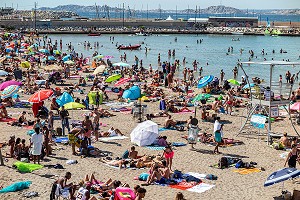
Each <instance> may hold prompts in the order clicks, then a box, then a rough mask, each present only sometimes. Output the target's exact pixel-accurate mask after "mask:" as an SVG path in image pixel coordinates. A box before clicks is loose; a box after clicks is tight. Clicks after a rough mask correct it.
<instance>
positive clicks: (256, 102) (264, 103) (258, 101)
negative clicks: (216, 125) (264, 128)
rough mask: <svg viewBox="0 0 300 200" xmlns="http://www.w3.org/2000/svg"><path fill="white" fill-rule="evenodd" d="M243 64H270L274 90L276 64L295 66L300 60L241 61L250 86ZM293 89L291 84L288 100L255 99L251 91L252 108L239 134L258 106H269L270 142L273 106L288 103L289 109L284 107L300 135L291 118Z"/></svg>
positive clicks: (240, 65)
mask: <svg viewBox="0 0 300 200" xmlns="http://www.w3.org/2000/svg"><path fill="white" fill-rule="evenodd" d="M243 64H247V65H251V64H256V65H263V66H265V65H267V66H269V67H270V81H269V85H268V86H269V88H270V91H272V80H273V77H272V76H273V70H274V67H275V66H283V65H284V66H295V65H300V62H286V61H264V62H241V63H239V67H240V68H241V69H242V71H243V72H244V74H245V77H246V81H247V84H248V85H249V88H250V82H249V79H248V75H247V73H246V71H245V70H244V68H243ZM292 89H293V85H291V87H290V92H289V98H288V99H287V100H280V101H272V98H270V99H269V101H265V100H261V99H254V98H252V93H251V92H250V103H251V109H250V112H249V113H248V114H247V119H246V121H245V122H244V123H243V125H242V126H241V128H240V131H239V133H238V135H239V134H240V133H241V132H242V130H243V129H244V127H245V125H246V124H247V122H248V121H249V119H250V118H251V116H252V114H253V113H254V111H255V109H256V108H257V107H258V106H260V107H263V109H265V107H268V108H269V112H268V144H269V142H270V134H271V130H272V127H271V107H275V106H286V105H288V109H287V108H286V107H284V108H285V109H286V111H287V112H288V115H289V119H290V121H291V124H292V126H293V129H294V130H295V132H296V133H297V135H298V136H300V135H299V133H298V131H297V130H296V128H295V126H294V124H293V123H292V119H291V116H290V112H289V110H290V102H291V100H290V98H291V93H292Z"/></svg>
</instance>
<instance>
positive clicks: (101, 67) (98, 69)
mask: <svg viewBox="0 0 300 200" xmlns="http://www.w3.org/2000/svg"><path fill="white" fill-rule="evenodd" d="M105 68H106V65H100V66H99V67H97V68H96V69H95V71H94V72H93V74H95V75H96V74H99V73H103V72H104V70H105Z"/></svg>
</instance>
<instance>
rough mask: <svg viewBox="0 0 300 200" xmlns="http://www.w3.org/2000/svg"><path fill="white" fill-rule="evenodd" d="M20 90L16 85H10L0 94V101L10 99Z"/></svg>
mask: <svg viewBox="0 0 300 200" xmlns="http://www.w3.org/2000/svg"><path fill="white" fill-rule="evenodd" d="M19 89H20V86H18V85H10V86H8V87H7V88H5V89H4V90H3V91H2V93H1V99H5V98H8V97H12V96H13V95H14V94H15V93H17V92H18V91H19Z"/></svg>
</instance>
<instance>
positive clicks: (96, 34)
mask: <svg viewBox="0 0 300 200" xmlns="http://www.w3.org/2000/svg"><path fill="white" fill-rule="evenodd" d="M100 35H101V33H89V34H88V36H100Z"/></svg>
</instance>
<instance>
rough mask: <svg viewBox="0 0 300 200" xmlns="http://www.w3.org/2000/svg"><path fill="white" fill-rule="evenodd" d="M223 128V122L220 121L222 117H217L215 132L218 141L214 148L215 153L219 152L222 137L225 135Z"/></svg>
mask: <svg viewBox="0 0 300 200" xmlns="http://www.w3.org/2000/svg"><path fill="white" fill-rule="evenodd" d="M222 129H223V124H221V123H220V117H216V120H215V123H214V134H215V141H216V142H217V145H216V147H215V149H214V154H215V153H217V154H219V153H220V152H219V146H220V144H221V142H222V137H223V133H222Z"/></svg>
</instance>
